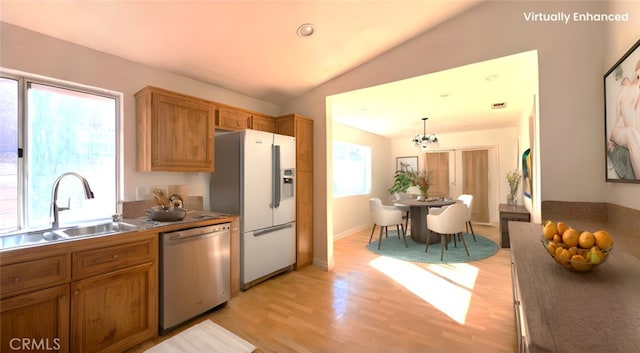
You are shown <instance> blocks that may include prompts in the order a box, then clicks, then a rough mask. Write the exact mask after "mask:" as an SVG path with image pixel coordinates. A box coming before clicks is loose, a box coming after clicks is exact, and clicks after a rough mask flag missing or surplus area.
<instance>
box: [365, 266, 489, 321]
mask: <svg viewBox="0 0 640 353" xmlns="http://www.w3.org/2000/svg"><path fill="white" fill-rule="evenodd" d="M369 265H370V266H371V267H373V268H375V269H376V270H378V271H380V272H382V273H383V274H385V275H386V276H388V277H389V278H391V279H393V280H394V281H396V282H397V283H398V284H400V285H402V286H403V287H405V288H406V289H407V290H409V291H410V292H412V293H413V294H415V295H417V296H418V297H420V298H422V299H423V300H424V301H426V302H427V303H429V304H431V305H433V306H434V307H435V308H437V309H438V310H440V311H441V312H443V313H444V314H446V315H447V316H449V317H450V318H451V319H453V320H455V321H456V322H459V323H461V324H464V323H465V320H466V317H467V312H468V311H469V306H470V304H471V296H472V295H473V286H474V284H475V281H476V278H477V277H478V268H477V267H475V266H472V265H469V264H444V265H429V266H428V267H427V268H426V269H425V268H422V267H420V266H418V265H416V264H413V263H411V262H407V261H402V260H397V259H393V258H388V257H384V256H380V257H378V258H375V259H373V260H371V262H369Z"/></svg>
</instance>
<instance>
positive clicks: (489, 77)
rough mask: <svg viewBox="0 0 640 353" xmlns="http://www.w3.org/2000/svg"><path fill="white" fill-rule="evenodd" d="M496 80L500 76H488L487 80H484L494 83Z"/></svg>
mask: <svg viewBox="0 0 640 353" xmlns="http://www.w3.org/2000/svg"><path fill="white" fill-rule="evenodd" d="M498 78H500V76H498V75H489V76H487V78H485V80H487V81H495V80H497V79H498Z"/></svg>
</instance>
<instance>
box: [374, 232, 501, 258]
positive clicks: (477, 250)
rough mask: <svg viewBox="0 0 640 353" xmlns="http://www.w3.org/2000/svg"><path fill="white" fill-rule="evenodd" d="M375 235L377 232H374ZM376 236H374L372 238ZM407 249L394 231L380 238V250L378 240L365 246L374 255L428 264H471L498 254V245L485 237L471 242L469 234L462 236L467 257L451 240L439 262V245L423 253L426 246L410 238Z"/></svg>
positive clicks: (477, 237)
mask: <svg viewBox="0 0 640 353" xmlns="http://www.w3.org/2000/svg"><path fill="white" fill-rule="evenodd" d="M376 233H377V232H376ZM377 235H378V234H374V237H375V236H377ZM406 239H407V245H408V248H407V247H405V246H404V242H403V241H402V239H398V235H397V234H396V231H395V230H394V231H391V230H390V231H389V237H388V238H384V237H383V238H382V244H381V246H380V250H378V240H377V239H376V240H375V241H371V244H367V249H368V250H369V251H371V252H374V253H376V254H380V255H383V256H387V257H392V258H395V259H398V260H405V261H413V262H423V263H430V264H446V263H461V262H471V261H476V260H481V259H485V258H487V257H490V256H493V255H494V254H495V253H496V252H498V245H497V244H496V243H494V242H493V241H492V240H490V239H488V238H487V237H485V236H482V235H479V234H476V241H475V242H474V241H473V236H472V235H471V233H467V234H464V240H465V241H466V242H467V248H468V249H469V256H467V253H466V252H465V251H464V245H463V244H462V242H461V241H457V243H458V247H454V246H453V239H452V240H451V242H450V243H449V246H448V248H447V249H445V250H444V257H443V259H442V260H440V243H436V244H429V252H425V251H424V249H425V247H426V244H424V243H418V242H415V241H413V239H411V237H409V236H408V237H407V238H406Z"/></svg>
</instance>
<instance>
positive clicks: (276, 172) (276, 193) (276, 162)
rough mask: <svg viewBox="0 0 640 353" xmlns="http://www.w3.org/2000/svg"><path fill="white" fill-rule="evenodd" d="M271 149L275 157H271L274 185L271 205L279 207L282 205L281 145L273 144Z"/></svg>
mask: <svg viewBox="0 0 640 353" xmlns="http://www.w3.org/2000/svg"><path fill="white" fill-rule="evenodd" d="M271 151H272V154H273V158H272V159H271V161H272V162H271V169H272V173H273V185H272V187H271V190H272V194H271V200H272V203H271V205H272V206H271V207H272V208H278V207H280V146H279V145H273V146H272V150H271Z"/></svg>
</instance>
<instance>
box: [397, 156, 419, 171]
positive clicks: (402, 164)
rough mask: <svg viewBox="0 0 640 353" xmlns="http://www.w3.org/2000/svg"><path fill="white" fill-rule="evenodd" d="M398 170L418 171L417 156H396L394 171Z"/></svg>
mask: <svg viewBox="0 0 640 353" xmlns="http://www.w3.org/2000/svg"><path fill="white" fill-rule="evenodd" d="M400 170H406V171H409V172H416V171H418V156H412V157H396V171H400Z"/></svg>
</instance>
